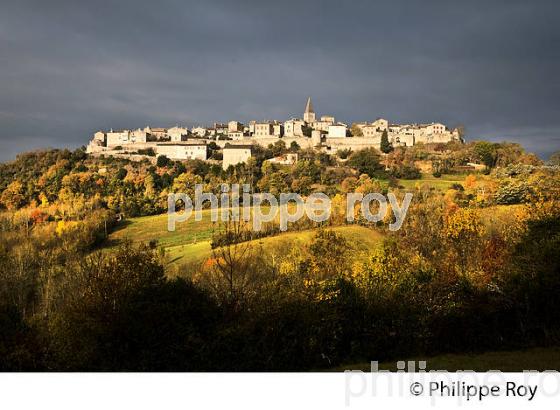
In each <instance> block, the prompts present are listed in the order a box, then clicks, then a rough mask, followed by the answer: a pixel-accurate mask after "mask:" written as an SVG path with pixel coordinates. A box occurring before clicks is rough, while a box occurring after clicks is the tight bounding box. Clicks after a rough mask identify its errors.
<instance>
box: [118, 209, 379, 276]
mask: <svg viewBox="0 0 560 410" xmlns="http://www.w3.org/2000/svg"><path fill="white" fill-rule="evenodd" d="M210 216H211V214H210V210H203V211H202V220H201V221H195V219H194V216H193V217H191V218H190V219H189V220H188V221H186V222H182V223H177V224H176V227H175V231H173V232H170V231H168V230H167V214H163V215H154V216H143V217H138V218H130V219H128V220H125V221H123V222H121V224H120V225H119V226H118V227H117V229H116V230H115V231H114V232H113V233H112V234H111V235H110V236H109V239H108V245H109V246H111V247H114V246H118V245H119V244H120V243H123V242H124V241H131V242H133V243H147V242H150V241H153V240H155V241H157V243H158V246H159V247H161V248H163V250H164V251H165V255H166V260H167V263H168V264H170V265H182V264H190V263H200V262H203V261H204V260H206V259H207V258H209V257H210V256H211V255H212V249H211V247H210V243H211V241H212V235H213V233H215V232H218V231H219V230H220V229H221V228H220V223H218V222H212V221H211V219H210ZM332 229H333V230H334V231H335V232H336V233H337V234H340V235H341V236H342V237H343V238H344V239H346V240H347V241H348V243H349V244H350V246H351V247H352V249H353V250H354V252H355V255H356V258H357V259H359V258H360V257H362V256H363V255H364V254H366V253H367V251H370V250H372V249H374V248H375V247H377V246H379V245H380V244H381V242H382V239H383V235H382V234H381V233H379V232H377V231H374V230H372V229H368V228H365V227H362V226H357V225H349V226H338V227H334V228H332ZM314 234H315V231H314V230H305V231H297V232H285V233H282V234H279V235H276V236H270V237H265V238H260V239H255V240H253V241H250V242H249V243H250V244H251V245H252V246H260V247H262V250H263V251H265V252H271V251H273V250H274V249H289V248H291V247H293V246H304V245H305V244H307V243H309V242H310V241H311V240H312V238H313V236H314Z"/></svg>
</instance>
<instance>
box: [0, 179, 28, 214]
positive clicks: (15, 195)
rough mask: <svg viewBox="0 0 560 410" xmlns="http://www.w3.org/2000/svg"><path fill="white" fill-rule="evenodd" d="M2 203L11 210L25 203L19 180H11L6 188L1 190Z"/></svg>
mask: <svg viewBox="0 0 560 410" xmlns="http://www.w3.org/2000/svg"><path fill="white" fill-rule="evenodd" d="M0 200H1V201H2V204H3V205H4V206H5V207H6V208H8V209H10V210H12V209H18V208H20V207H21V206H23V204H24V203H25V196H24V195H23V185H22V183H21V182H19V181H13V182H12V183H11V184H10V185H8V186H7V188H6V189H5V190H4V192H2V197H1V198H0Z"/></svg>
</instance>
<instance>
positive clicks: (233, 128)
mask: <svg viewBox="0 0 560 410" xmlns="http://www.w3.org/2000/svg"><path fill="white" fill-rule="evenodd" d="M243 128H244V127H243V124H242V123H240V122H239V121H230V122H228V133H230V132H237V131H243Z"/></svg>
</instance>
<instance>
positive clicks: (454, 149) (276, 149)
mask: <svg viewBox="0 0 560 410" xmlns="http://www.w3.org/2000/svg"><path fill="white" fill-rule="evenodd" d="M288 152H297V153H298V155H299V161H298V162H297V163H296V164H295V165H294V166H292V167H285V166H279V165H275V164H272V163H269V162H266V160H267V159H269V158H272V157H274V156H278V155H281V154H285V153H288ZM418 161H431V163H432V165H433V168H434V170H435V171H434V175H436V176H440V175H441V174H442V173H452V172H454V170H455V169H456V168H457V167H459V166H463V165H465V164H467V163H468V162H469V161H472V162H481V163H483V164H485V165H486V167H487V168H486V169H487V171H488V172H490V170H492V169H494V168H495V167H497V168H505V167H507V166H511V165H512V164H522V165H532V166H538V165H540V164H541V161H540V160H538V158H536V157H535V156H534V155H532V154H527V153H525V151H524V150H523V149H522V148H521V146H519V145H518V144H511V143H501V144H495V143H488V142H475V143H470V144H466V145H463V144H458V143H449V144H432V145H429V146H424V145H418V146H414V147H408V148H402V147H398V148H395V149H394V150H392V151H391V152H390V153H389V154H387V155H386V156H384V157H381V155H380V153H379V152H378V151H376V150H375V149H373V148H370V149H364V150H360V151H357V152H340V153H339V155H338V156H331V155H327V154H326V153H322V152H317V151H315V150H302V149H300V147H299V146H297V144H292V145H291V146H290V147H286V145H285V144H284V142H283V141H281V140H280V141H278V142H277V143H275V144H271V145H270V146H269V147H267V148H262V147H259V146H255V148H254V156H253V158H251V159H250V160H249V161H248V162H247V163H245V164H238V165H236V166H232V167H230V168H229V169H228V170H225V171H224V170H222V168H221V166H220V164H219V163H214V162H204V161H196V160H195V161H185V162H180V161H171V160H169V159H167V158H165V157H164V156H160V157H158V160H157V164H156V165H152V164H151V163H150V162H149V161H148V160H146V161H142V162H133V161H129V160H126V159H117V158H113V157H109V158H90V157H88V156H87V155H86V154H85V152H84V150H83V149H77V150H75V151H69V150H47V151H38V152H31V153H25V154H20V155H18V157H17V158H16V160H15V161H12V162H9V163H6V164H0V209H2V208H4V209H7V210H17V209H21V208H24V207H38V206H41V207H43V208H46V207H48V206H52V209H51V211H49V212H48V213H49V216H50V217H52V219H54V220H59V219H66V218H68V215H62V214H61V213H60V212H58V213H57V210H56V209H55V208H64V207H69V206H71V204H74V203H82V204H84V205H83V208H84V209H87V208H88V207H89V208H92V207H93V208H95V207H102V208H105V209H109V210H111V211H113V212H114V213H115V214H123V215H124V216H141V215H153V214H157V213H161V212H163V211H164V210H165V209H166V204H167V193H168V192H176V191H179V190H189V189H190V190H192V187H190V186H187V184H189V183H202V184H204V185H205V192H214V193H219V190H220V185H221V184H223V183H226V184H234V183H238V184H250V185H251V186H252V189H253V190H255V191H257V192H258V191H260V192H271V193H273V194H277V193H280V192H287V191H290V192H296V193H300V194H302V195H308V194H310V193H311V192H314V191H319V190H320V191H322V192H325V193H327V194H332V195H335V194H337V193H340V192H341V191H340V189H339V188H338V187H339V186H340V185H341V184H342V183H343V181H344V180H345V179H346V178H358V177H359V176H360V175H362V174H366V175H368V176H369V177H371V178H374V179H378V180H384V181H388V184H389V185H390V186H393V187H397V186H398V185H399V184H398V180H399V179H418V178H420V176H421V174H420V169H419V168H418V167H417V165H416V163H417V162H418ZM488 172H487V173H488ZM76 211H77V212H78V213H80V215H76V216H75V217H77V218H79V217H80V216H81V215H82V214H83V212H80V211H79V210H76Z"/></svg>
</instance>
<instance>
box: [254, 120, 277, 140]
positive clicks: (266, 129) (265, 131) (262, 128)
mask: <svg viewBox="0 0 560 410" xmlns="http://www.w3.org/2000/svg"><path fill="white" fill-rule="evenodd" d="M272 135H274V134H273V127H272V124H271V123H270V122H256V123H255V132H253V136H254V137H270V136H272Z"/></svg>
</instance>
